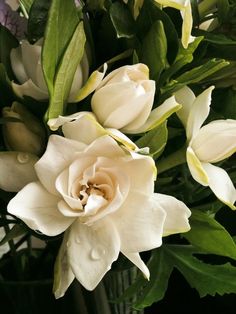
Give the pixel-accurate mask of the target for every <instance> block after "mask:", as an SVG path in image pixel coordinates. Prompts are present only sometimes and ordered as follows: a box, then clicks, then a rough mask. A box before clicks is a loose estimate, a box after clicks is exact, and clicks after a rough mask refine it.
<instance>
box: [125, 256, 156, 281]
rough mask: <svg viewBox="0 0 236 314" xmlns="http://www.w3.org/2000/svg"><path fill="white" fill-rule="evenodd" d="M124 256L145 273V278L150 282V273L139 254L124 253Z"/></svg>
mask: <svg viewBox="0 0 236 314" xmlns="http://www.w3.org/2000/svg"><path fill="white" fill-rule="evenodd" d="M122 254H124V255H125V256H126V257H127V258H128V259H129V260H130V261H131V262H132V263H133V264H134V265H135V266H137V267H138V268H139V269H140V270H141V272H142V273H143V275H144V277H145V278H146V279H147V280H149V278H150V272H149V269H148V268H147V266H146V265H145V263H144V262H143V261H142V259H141V257H140V255H139V253H128V252H124V251H122Z"/></svg>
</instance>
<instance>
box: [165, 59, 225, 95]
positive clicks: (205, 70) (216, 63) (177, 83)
mask: <svg viewBox="0 0 236 314" xmlns="http://www.w3.org/2000/svg"><path fill="white" fill-rule="evenodd" d="M228 64H229V62H227V61H225V60H223V59H220V60H218V59H212V60H209V61H208V62H206V63H204V64H202V65H200V66H198V67H196V68H193V69H191V70H189V71H186V72H184V73H183V74H182V75H180V76H179V77H177V78H176V79H174V80H172V81H171V82H170V83H169V84H167V85H166V86H165V87H163V88H162V89H161V92H162V94H164V93H166V92H168V93H173V92H174V91H176V90H178V89H180V88H181V87H183V86H185V85H188V84H193V83H198V82H201V81H202V80H204V79H206V78H207V77H208V76H211V75H212V74H213V73H215V72H217V71H219V70H220V69H222V68H223V67H225V66H227V65H228Z"/></svg>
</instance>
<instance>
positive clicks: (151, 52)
mask: <svg viewBox="0 0 236 314" xmlns="http://www.w3.org/2000/svg"><path fill="white" fill-rule="evenodd" d="M166 56H167V40H166V35H165V30H164V26H163V23H162V22H161V21H156V22H154V24H153V25H152V27H151V29H150V30H149V32H148V33H147V35H146V36H145V38H144V40H143V42H142V52H141V61H142V62H143V63H145V64H146V65H147V66H148V67H149V69H150V78H151V79H154V80H155V81H157V82H158V79H159V77H160V75H161V73H162V71H163V70H164V69H165V68H166V67H167V66H168V62H167V58H166Z"/></svg>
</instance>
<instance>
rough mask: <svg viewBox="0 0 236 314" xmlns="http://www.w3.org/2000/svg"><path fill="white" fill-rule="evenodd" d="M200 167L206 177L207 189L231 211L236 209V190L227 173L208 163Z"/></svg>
mask: <svg viewBox="0 0 236 314" xmlns="http://www.w3.org/2000/svg"><path fill="white" fill-rule="evenodd" d="M202 166H203V168H204V170H205V171H206V173H207V175H208V178H209V187H210V189H211V190H212V192H213V193H214V194H215V195H216V197H217V198H218V199H219V200H221V202H223V203H224V204H226V205H227V206H229V207H230V208H232V209H236V206H234V203H235V201H236V190H235V187H234V185H233V183H232V181H231V179H230V177H229V175H228V174H227V172H226V171H225V170H224V169H222V168H220V167H217V166H214V165H211V164H209V163H202Z"/></svg>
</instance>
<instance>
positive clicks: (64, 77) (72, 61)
mask: <svg viewBox="0 0 236 314" xmlns="http://www.w3.org/2000/svg"><path fill="white" fill-rule="evenodd" d="M85 40H86V37H85V33H84V28H83V22H80V23H79V25H78V26H77V28H76V30H75V33H74V35H73V37H72V39H71V41H70V43H69V45H68V47H67V49H66V52H65V54H64V55H63V58H62V62H61V64H60V65H59V68H58V71H57V74H56V77H55V83H54V90H53V94H52V96H51V99H50V104H49V108H48V111H47V117H48V119H52V118H56V117H58V116H59V115H61V114H63V113H64V111H65V108H64V105H65V103H66V100H67V98H68V96H69V93H70V89H71V85H72V82H73V79H74V75H75V71H76V68H77V66H78V64H79V63H80V61H81V59H82V56H83V53H84V45H85Z"/></svg>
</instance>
